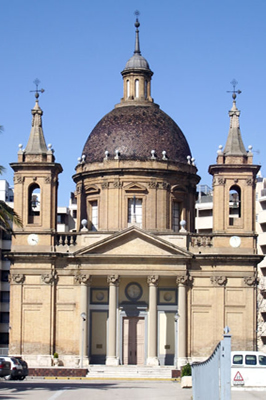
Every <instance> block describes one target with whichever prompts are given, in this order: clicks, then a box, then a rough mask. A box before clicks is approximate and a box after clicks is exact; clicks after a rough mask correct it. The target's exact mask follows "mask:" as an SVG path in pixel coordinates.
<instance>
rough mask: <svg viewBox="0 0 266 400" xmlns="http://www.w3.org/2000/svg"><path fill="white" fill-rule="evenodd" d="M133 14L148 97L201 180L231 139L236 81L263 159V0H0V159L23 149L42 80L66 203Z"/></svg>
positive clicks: (106, 105)
mask: <svg viewBox="0 0 266 400" xmlns="http://www.w3.org/2000/svg"><path fill="white" fill-rule="evenodd" d="M135 10H139V11H140V16H139V21H140V24H141V25H140V48H141V52H142V55H143V56H144V57H145V58H146V59H147V60H148V62H149V64H150V68H151V69H152V71H153V72H154V76H153V78H152V97H153V98H154V101H155V102H156V103H158V104H160V107H161V109H162V110H163V111H165V112H166V113H167V114H169V115H170V116H171V117H172V118H173V119H174V120H175V121H176V123H177V124H178V125H179V126H180V128H181V129H182V131H183V133H184V134H185V136H186V138H187V140H188V143H189V145H190V148H191V151H192V155H193V157H194V158H195V159H196V165H197V167H198V174H199V175H200V176H201V177H202V180H201V183H202V184H208V185H209V186H211V177H210V176H209V174H208V166H209V165H210V164H213V163H215V161H216V154H217V150H218V146H219V145H220V144H222V145H225V142H226V138H227V134H228V129H229V118H228V110H229V109H230V108H231V105H232V98H231V95H230V94H228V93H227V90H232V86H231V85H230V82H231V81H232V79H233V78H235V79H236V80H237V81H238V86H237V89H240V90H241V91H242V94H241V95H240V96H238V98H237V106H238V108H239V109H240V110H241V117H240V126H241V133H242V137H243V141H244V144H245V146H246V148H248V146H249V145H252V146H253V150H254V163H256V164H261V165H262V173H263V171H264V165H263V164H264V159H265V151H266V150H265V118H264V116H265V113H266V111H265V106H266V104H265V103H266V102H265V93H266V68H265V65H266V55H265V51H266V46H265V40H266V23H265V18H266V1H265V0H234V1H232V0H231V1H229V0H220V1H215V0H186V1H180V0H165V1H164V2H162V1H159V0H136V1H133V0H113V1H112V0H97V1H91V0H45V1H44V0H43V1H41V0H40V1H38V2H37V1H33V0H23V1H22V0H0V19H1V22H0V38H1V40H0V54H1V66H0V70H1V73H0V125H3V126H4V132H3V133H2V134H1V136H0V164H1V165H3V166H5V168H6V172H5V174H4V175H3V176H2V178H4V179H7V180H8V181H9V183H10V184H12V182H13V171H12V170H11V168H10V167H9V163H10V162H16V161H17V151H18V145H19V144H20V143H22V144H23V145H24V146H26V144H27V141H28V137H29V133H30V128H31V109H32V108H33V106H34V100H35V99H34V93H30V90H34V88H35V85H34V84H33V81H34V80H35V78H39V79H40V81H41V83H40V85H39V88H42V87H43V88H44V89H45V93H44V94H42V95H41V96H40V106H41V108H42V109H43V111H44V115H43V129H44V134H45V138H46V143H47V144H48V143H52V145H53V148H54V150H55V157H56V161H57V162H59V163H61V164H62V166H63V169H64V171H63V173H62V174H61V175H60V184H59V205H61V206H63V205H68V199H69V193H70V191H73V190H75V185H74V183H73V181H72V175H73V174H74V173H75V166H76V164H77V158H78V157H80V156H81V153H82V149H83V146H84V144H85V142H86V139H87V137H88V135H89V134H90V132H91V130H92V129H93V127H94V126H95V125H96V124H97V122H98V121H99V120H100V119H101V118H102V117H103V116H104V115H105V114H106V113H108V112H109V111H111V110H112V109H113V107H114V105H115V104H117V103H119V102H120V99H121V97H122V88H123V84H122V77H121V75H120V72H121V71H122V70H123V68H124V67H125V64H126V62H127V60H128V59H129V58H130V57H131V56H132V55H133V50H134V36H135V33H134V32H135V28H134V22H135V16H134V12H135Z"/></svg>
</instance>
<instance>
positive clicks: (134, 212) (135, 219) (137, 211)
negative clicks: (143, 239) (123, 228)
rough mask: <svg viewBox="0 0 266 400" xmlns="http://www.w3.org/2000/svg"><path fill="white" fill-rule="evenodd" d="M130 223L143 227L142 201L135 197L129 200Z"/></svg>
mask: <svg viewBox="0 0 266 400" xmlns="http://www.w3.org/2000/svg"><path fill="white" fill-rule="evenodd" d="M128 222H129V223H131V224H133V223H136V224H138V225H139V226H140V227H142V199H136V198H135V197H134V198H133V199H129V200H128Z"/></svg>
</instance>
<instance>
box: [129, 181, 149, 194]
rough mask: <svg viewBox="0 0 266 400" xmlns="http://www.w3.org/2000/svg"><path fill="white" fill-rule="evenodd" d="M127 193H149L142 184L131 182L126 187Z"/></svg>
mask: <svg viewBox="0 0 266 400" xmlns="http://www.w3.org/2000/svg"><path fill="white" fill-rule="evenodd" d="M124 189H125V192H134V193H140V192H147V188H146V187H145V186H143V185H141V184H140V183H135V182H131V183H129V184H128V185H126V186H125V188H124Z"/></svg>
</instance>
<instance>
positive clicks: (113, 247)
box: [75, 226, 192, 258]
mask: <svg viewBox="0 0 266 400" xmlns="http://www.w3.org/2000/svg"><path fill="white" fill-rule="evenodd" d="M93 254H104V255H117V256H127V257H130V256H134V257H135V256H140V257H142V256H145V257H147V256H150V257H167V256H177V257H180V258H191V257H192V253H190V252H188V251H187V250H185V249H183V248H180V247H177V246H175V245H174V244H172V243H170V242H168V241H167V240H164V239H161V238H159V237H157V236H155V235H152V234H151V233H148V232H146V231H144V230H142V229H139V228H137V227H135V226H132V227H130V228H127V229H125V230H124V231H121V232H119V233H116V234H114V235H111V236H109V237H108V238H106V239H103V240H100V241H99V242H97V243H94V244H92V245H90V246H88V247H86V248H84V249H81V250H79V251H77V252H76V253H75V256H86V255H88V256H89V255H93Z"/></svg>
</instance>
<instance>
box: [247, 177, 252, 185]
mask: <svg viewBox="0 0 266 400" xmlns="http://www.w3.org/2000/svg"><path fill="white" fill-rule="evenodd" d="M253 183H254V180H253V179H252V178H249V179H247V180H246V184H247V186H252V185H253Z"/></svg>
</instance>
